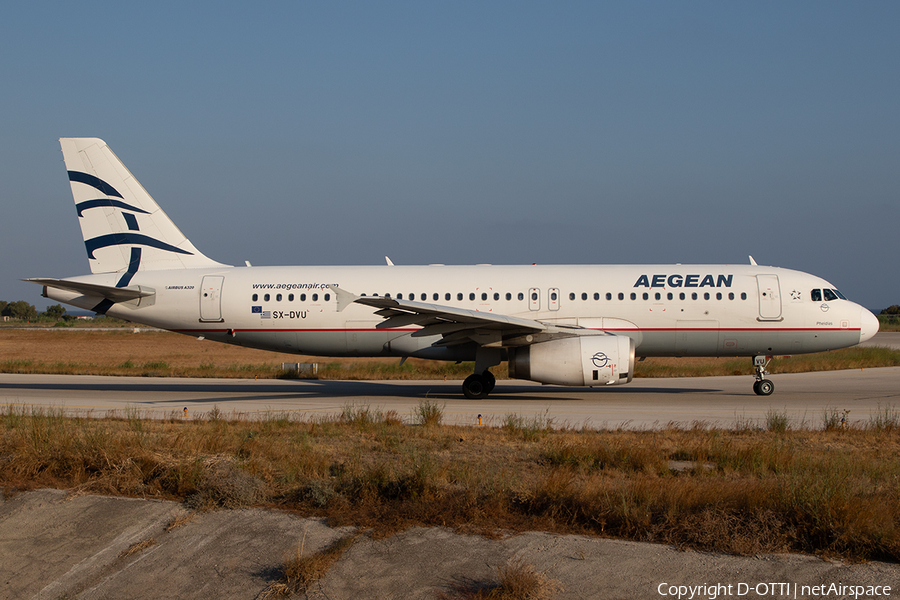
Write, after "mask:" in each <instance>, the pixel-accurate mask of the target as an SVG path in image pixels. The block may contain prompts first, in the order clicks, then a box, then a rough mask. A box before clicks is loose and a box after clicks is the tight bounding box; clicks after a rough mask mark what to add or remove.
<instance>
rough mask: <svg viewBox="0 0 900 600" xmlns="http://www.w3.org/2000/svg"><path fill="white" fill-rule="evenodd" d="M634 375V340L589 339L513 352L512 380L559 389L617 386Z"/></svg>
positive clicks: (619, 337) (617, 337)
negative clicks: (553, 385) (553, 386)
mask: <svg viewBox="0 0 900 600" xmlns="http://www.w3.org/2000/svg"><path fill="white" fill-rule="evenodd" d="M633 375H634V340H632V339H631V338H630V337H626V336H623V335H585V336H578V337H570V338H563V339H558V340H550V341H549V342H538V343H536V344H532V345H530V346H518V347H514V348H510V349H509V376H510V377H512V378H514V379H529V380H531V381H539V382H541V383H552V384H556V385H587V386H595V385H616V384H620V383H628V382H630V381H631V378H632V376H633Z"/></svg>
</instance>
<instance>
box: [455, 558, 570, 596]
mask: <svg viewBox="0 0 900 600" xmlns="http://www.w3.org/2000/svg"><path fill="white" fill-rule="evenodd" d="M561 590H562V585H561V584H560V583H559V582H558V581H556V580H555V579H550V578H548V577H547V575H545V574H544V573H540V572H538V571H536V570H535V568H534V566H532V565H530V564H527V563H525V562H524V561H522V560H513V561H511V562H510V563H509V564H507V565H505V566H502V567H497V581H496V582H480V581H465V582H461V583H456V584H453V585H452V586H451V592H450V593H449V594H447V593H443V592H441V593H439V594H438V598H440V599H441V600H550V599H552V598H553V597H554V595H555V594H556V593H557V592H559V591H561Z"/></svg>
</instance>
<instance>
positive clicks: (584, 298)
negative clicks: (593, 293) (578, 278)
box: [581, 292, 587, 300]
mask: <svg viewBox="0 0 900 600" xmlns="http://www.w3.org/2000/svg"><path fill="white" fill-rule="evenodd" d="M581 299H582V300H587V292H581Z"/></svg>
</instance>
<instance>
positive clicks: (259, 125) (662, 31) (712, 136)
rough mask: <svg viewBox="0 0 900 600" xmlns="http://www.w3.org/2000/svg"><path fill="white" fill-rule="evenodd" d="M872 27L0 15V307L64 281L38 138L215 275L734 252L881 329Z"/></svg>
mask: <svg viewBox="0 0 900 600" xmlns="http://www.w3.org/2000/svg"><path fill="white" fill-rule="evenodd" d="M132 4H133V5H134V6H132ZM898 31H900V4H898V3H896V2H866V3H850V2H844V3H837V2H790V3H784V2H754V3H744V4H738V3H730V2H729V3H725V2H614V3H600V2H585V3H581V2H564V3H561V2H494V3H485V2H452V3H451V2H405V3H404V2H380V3H373V2H355V3H351V2H327V3H326V2H316V3H310V2H259V3H253V5H252V6H251V5H250V3H228V2H215V3H212V2H209V3H204V2H197V3H167V2H155V3H141V4H140V5H138V4H137V3H122V2H117V3H92V2H86V3H78V4H77V5H76V4H73V3H62V2H59V3H37V2H34V3H15V4H13V5H10V6H7V7H5V8H4V17H3V20H2V22H0V114H2V115H3V117H2V119H0V139H2V140H3V143H2V144H0V209H2V217H0V250H2V252H3V256H4V258H5V260H3V261H2V263H0V299H5V300H19V299H24V300H28V301H29V302H32V303H34V304H35V305H37V306H38V307H39V308H43V307H44V306H46V302H45V301H44V300H43V299H42V298H40V296H39V292H40V289H39V288H38V287H37V286H34V285H32V284H26V283H23V282H19V281H18V280H19V278H22V277H32V276H44V277H65V276H71V275H78V274H83V273H86V272H88V265H87V260H86V254H85V252H84V246H83V244H82V240H81V235H80V231H79V228H78V225H77V220H76V216H75V211H74V207H73V202H72V198H71V195H70V192H69V187H68V181H67V179H66V175H65V168H64V166H63V164H62V155H61V153H60V151H59V144H58V142H57V138H59V137H64V136H96V137H101V138H103V139H105V140H106V141H107V142H108V143H109V145H110V147H111V148H112V149H113V151H114V152H116V154H118V156H119V157H120V158H121V159H122V160H123V161H124V162H125V164H126V165H127V166H128V167H129V169H130V170H131V171H132V173H134V175H135V176H136V177H137V178H138V179H139V180H140V181H141V183H142V184H143V185H144V187H145V188H147V190H148V191H149V192H150V193H151V194H152V195H153V196H154V198H155V199H156V200H157V201H158V202H159V203H160V205H162V207H163V208H164V209H165V210H166V212H167V213H168V214H169V215H170V216H171V217H172V218H173V220H174V221H175V222H176V223H177V224H178V225H179V227H180V228H181V229H182V231H184V232H185V234H186V235H187V236H188V237H189V238H190V239H191V241H192V242H193V243H194V245H196V246H197V247H198V248H199V249H200V250H201V251H203V252H204V253H205V254H207V255H208V256H210V257H212V258H215V259H217V260H220V261H223V262H228V263H231V264H243V261H244V260H250V261H251V262H252V263H253V264H254V265H265V264H301V265H303V264H383V260H384V259H383V257H384V256H385V255H388V256H390V257H391V259H393V261H394V262H395V263H397V264H424V263H435V262H439V263H447V264H473V263H495V264H505V263H506V264H521V263H533V262H538V263H672V262H681V263H746V262H747V255H748V254H752V255H753V256H754V257H755V258H756V260H757V261H758V262H759V263H760V264H770V265H776V266H782V267H787V268H794V269H799V270H802V271H808V272H811V273H815V274H816V275H819V276H822V277H824V278H826V279H828V280H829V281H831V282H832V283H833V284H834V285H836V286H837V287H839V288H840V289H841V290H842V291H843V292H844V293H845V294H846V295H847V296H849V297H850V298H851V299H854V300H857V301H859V302H860V303H862V304H863V305H865V306H867V307H869V308H872V309H878V310H880V309H881V308H884V307H886V306H888V305H890V304H897V303H900V284H898V278H897V266H896V265H897V260H898V252H897V251H898V243H897V240H898V238H900V236H898V229H900V228H898V224H900V66H898V65H900V36H898V35H897V32H898Z"/></svg>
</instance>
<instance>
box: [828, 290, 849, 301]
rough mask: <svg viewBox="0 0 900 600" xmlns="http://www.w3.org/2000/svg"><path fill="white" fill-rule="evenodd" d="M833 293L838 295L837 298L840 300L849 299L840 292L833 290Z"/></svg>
mask: <svg viewBox="0 0 900 600" xmlns="http://www.w3.org/2000/svg"><path fill="white" fill-rule="evenodd" d="M831 291H832V292H834V293H835V294H836V295H837V297H838V298H840V299H841V300H846V299H847V297H846V296H844V295H843V294H842V293H841V292H840V290H831Z"/></svg>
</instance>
